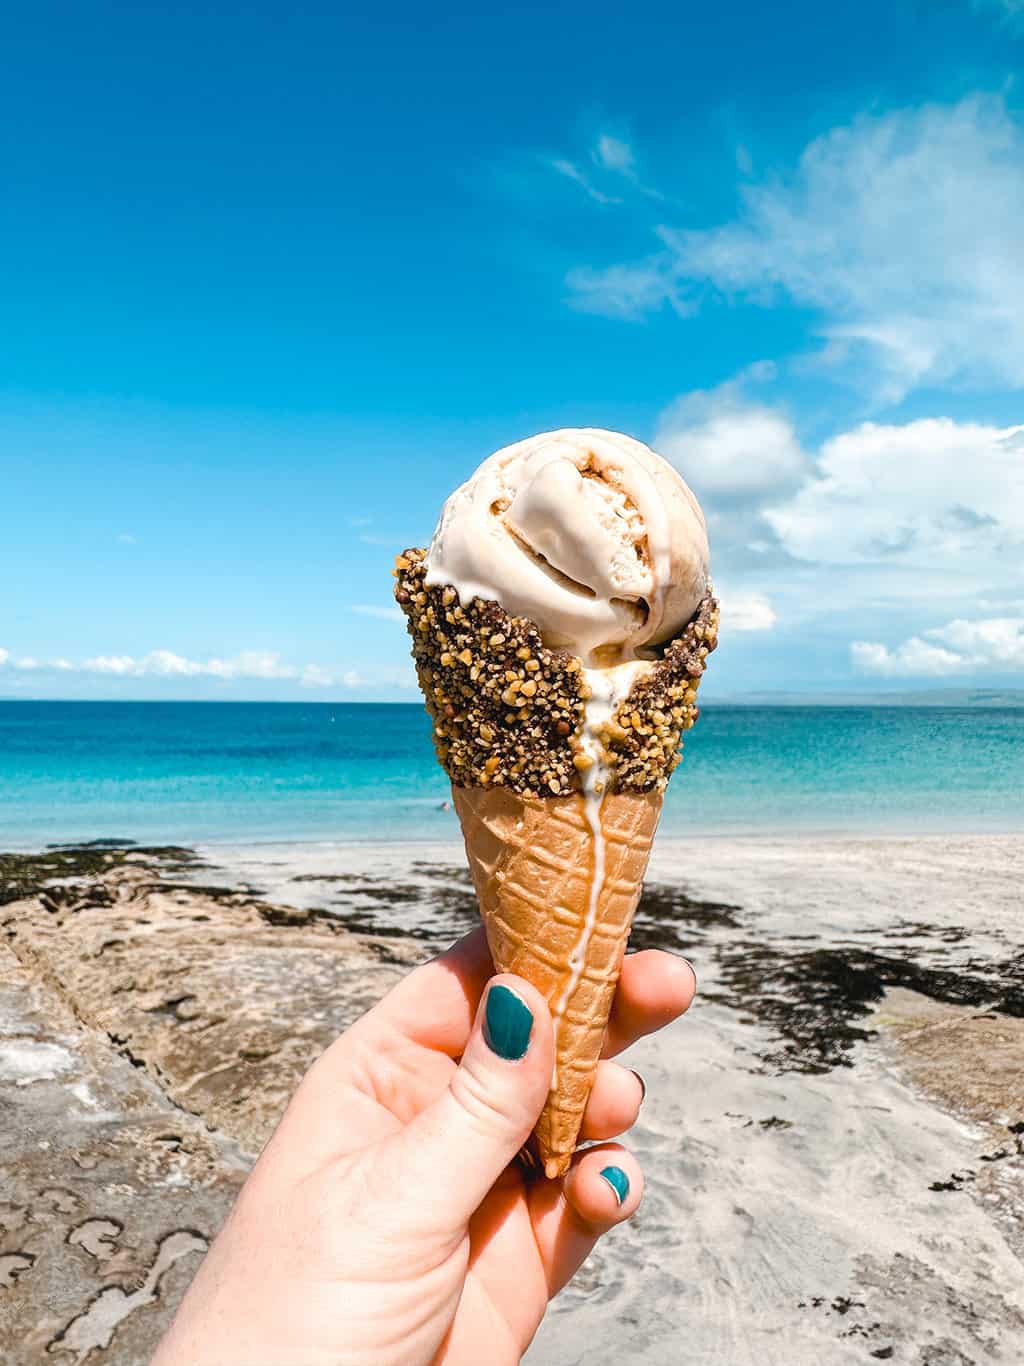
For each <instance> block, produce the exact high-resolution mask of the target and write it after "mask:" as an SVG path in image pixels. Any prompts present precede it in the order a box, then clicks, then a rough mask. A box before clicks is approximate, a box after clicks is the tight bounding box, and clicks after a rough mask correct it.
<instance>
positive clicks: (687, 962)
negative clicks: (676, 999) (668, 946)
mask: <svg viewBox="0 0 1024 1366" xmlns="http://www.w3.org/2000/svg"><path fill="white" fill-rule="evenodd" d="M680 957H682V955H681V954H680ZM683 962H684V963H685V964H686V966H687V967H688V968H689V969H690V971H691V972H692V973H693V985H694V987H696V985H697V969H696V968H695V967H694V966H693V964H692V963H691V962H690V960H689V958H683Z"/></svg>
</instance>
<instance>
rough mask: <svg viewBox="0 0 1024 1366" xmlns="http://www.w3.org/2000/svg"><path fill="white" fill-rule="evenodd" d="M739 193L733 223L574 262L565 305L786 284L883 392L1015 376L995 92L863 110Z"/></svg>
mask: <svg viewBox="0 0 1024 1366" xmlns="http://www.w3.org/2000/svg"><path fill="white" fill-rule="evenodd" d="M738 192H739V196H740V201H741V211H740V213H739V215H738V216H737V218H736V219H735V221H733V222H731V223H726V224H724V225H722V226H721V227H717V228H712V229H710V230H700V229H698V230H694V229H685V228H672V227H664V226H658V225H652V231H653V233H654V235H655V236H656V238H657V239H658V241H659V243H660V246H659V249H658V250H656V251H654V252H652V253H651V254H650V255H649V256H647V257H646V258H644V259H643V260H641V261H638V262H626V263H617V264H615V265H613V266H612V267H610V268H608V269H605V270H600V271H596V270H593V269H587V270H577V271H574V272H571V273H570V275H569V277H568V283H569V287H570V291H571V293H572V295H573V298H574V300H575V303H576V306H577V307H581V308H585V309H586V310H588V311H590V312H605V313H607V314H609V315H610V316H612V317H619V318H622V317H625V318H636V317H639V316H642V314H643V313H644V312H648V311H652V310H655V309H658V308H662V307H664V306H665V305H666V304H668V305H670V306H671V307H673V308H676V309H677V311H686V310H687V309H688V308H691V307H692V303H691V300H692V299H693V298H695V297H696V293H697V287H698V286H700V287H703V292H704V294H706V293H707V290H706V286H707V285H708V284H710V285H712V286H713V287H714V288H715V289H717V290H718V291H719V292H720V293H721V294H722V295H725V296H730V297H734V298H735V297H739V298H743V299H745V300H747V301H749V302H751V303H753V304H770V303H771V302H772V301H773V300H775V299H777V298H778V296H780V295H783V296H788V297H789V298H790V299H791V300H792V301H793V302H795V303H797V304H799V305H800V306H802V307H809V308H811V309H813V310H815V311H816V312H817V313H818V315H819V317H820V320H821V321H820V331H821V333H822V335H823V336H824V338H825V340H826V343H827V345H826V349H825V351H824V353H823V360H825V361H826V362H827V363H828V364H830V365H832V366H834V367H835V368H836V369H837V370H838V371H840V372H841V373H843V374H845V375H847V376H848V377H849V378H851V379H854V378H856V377H861V376H865V375H866V376H867V377H868V379H869V382H870V384H871V387H872V388H873V390H874V391H875V392H876V394H877V395H878V396H879V397H881V398H884V399H885V400H895V399H898V398H899V397H900V396H902V395H903V394H905V393H907V392H908V391H909V390H911V389H912V388H914V387H917V386H922V385H926V384H927V385H935V384H942V383H950V382H953V381H955V382H957V383H961V384H971V383H980V384H984V385H991V384H993V383H998V382H1003V383H1005V384H1008V385H1010V386H1012V387H1022V386H1024V233H1022V232H1021V226H1020V225H1021V223H1022V222H1024V131H1022V128H1021V125H1020V123H1019V122H1018V121H1017V120H1016V118H1015V117H1014V116H1013V115H1011V113H1010V112H1009V110H1008V109H1007V107H1006V104H1005V102H1004V100H1003V99H1002V98H1000V97H997V96H989V95H974V96H971V97H970V98H967V99H964V100H962V101H960V102H959V103H958V104H955V105H925V106H922V107H920V108H916V109H906V110H898V111H894V112H892V113H888V114H884V115H880V116H875V115H871V116H868V115H864V116H861V117H859V118H857V119H855V120H854V121H853V122H852V123H851V124H850V125H849V126H847V127H840V128H836V129H834V130H832V131H831V132H829V133H827V134H825V135H824V136H823V137H820V138H818V139H816V140H815V141H814V142H812V143H810V144H809V145H808V147H807V148H806V149H805V151H804V152H803V154H802V156H801V158H800V160H799V163H798V164H797V165H796V167H795V168H793V169H792V170H790V171H789V172H785V173H782V174H779V175H772V176H770V177H767V178H764V179H762V180H761V181H759V182H747V183H743V184H741V185H740V187H739V191H738ZM624 299H625V300H626V303H625V305H624ZM681 304H682V308H681V307H680V305H681Z"/></svg>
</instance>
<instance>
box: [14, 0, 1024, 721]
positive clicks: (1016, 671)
mask: <svg viewBox="0 0 1024 1366" xmlns="http://www.w3.org/2000/svg"><path fill="white" fill-rule="evenodd" d="M712 10H713V11H714V12H713V13H712V12H710V11H712ZM1022 60H1024V0H973V3H972V2H971V0H964V3H953V0H948V2H945V0H885V3H881V2H880V0H879V2H878V3H876V2H875V0H864V2H862V3H858V4H856V5H855V4H852V3H850V4H845V3H842V4H837V5H833V6H823V5H821V4H820V3H815V4H810V3H802V2H799V3H788V4H785V3H784V4H782V5H776V6H763V5H761V4H759V3H728V0H723V3H721V4H719V5H717V6H708V5H705V4H695V3H693V4H691V3H685V2H684V3H680V2H679V0H675V2H674V3H671V4H664V5H656V4H654V5H652V4H646V5H645V4H642V5H639V6H634V7H632V8H631V9H630V10H629V11H628V12H626V11H623V9H622V7H621V6H616V5H611V4H603V3H587V4H586V5H583V4H575V3H570V4H563V5H559V6H547V5H545V6H531V5H527V6H522V7H519V8H518V9H517V10H516V11H515V13H514V15H513V14H511V13H510V14H509V15H507V16H504V15H501V14H500V13H498V12H496V10H495V8H494V7H492V6H483V5H478V6H453V5H448V6H431V7H423V6H409V5H397V6H394V7H392V8H390V9H389V10H386V11H384V10H381V8H380V7H370V6H366V7H360V8H359V9H358V10H354V9H352V8H351V7H347V6H339V5H336V4H335V5H317V4H313V5H306V6H303V7H302V9H301V12H300V13H298V14H296V13H295V12H293V7H290V6H284V5H281V4H274V5H268V4H248V5H245V6H242V5H232V4H220V5H217V6H213V7H194V6H188V5H180V6H174V7H162V8H160V9H158V8H157V7H151V6H136V7H129V6H121V5H117V6H115V5H104V4H99V3H98V4H93V5H90V6H80V5H70V4H68V5H55V4H48V3H45V0H43V3H40V4H37V5H35V6H32V7H27V6H23V7H21V11H20V12H19V13H11V14H8V15H6V16H5V19H4V42H3V57H2V63H3V79H2V81H0V146H2V154H3V168H4V170H3V179H2V182H0V197H2V212H0V262H2V265H0V271H2V274H3V288H2V290H0V315H2V319H3V326H2V328H0V510H2V518H3V520H2V527H3V534H2V537H0V696H14V697H47V696H52V697H231V698H241V697H253V698H292V697H302V698H324V699H326V698H332V699H333V698H350V699H372V698H395V699H401V698H405V699H410V700H411V699H412V698H413V697H415V693H414V692H411V691H410V685H411V684H412V673H411V666H410V665H409V663H408V659H407V646H406V640H405V635H404V631H403V628H402V625H401V622H400V621H397V620H396V619H395V616H394V612H393V609H392V608H391V606H390V566H391V560H392V556H393V553H394V552H395V551H396V550H397V549H400V548H402V547H404V546H405V545H407V544H410V543H423V542H424V540H425V539H426V538H427V537H429V534H430V531H431V529H432V526H433V523H434V520H435V517H436V514H437V511H438V509H439V507H440V504H441V502H442V501H443V499H444V497H445V495H446V494H447V493H448V492H449V491H450V489H451V488H452V487H453V486H454V485H455V484H456V483H457V482H459V481H460V480H461V479H463V478H464V477H465V476H466V475H467V474H468V473H469V472H470V471H471V470H472V468H473V467H474V466H475V465H476V464H477V463H478V462H479V460H480V459H482V458H483V457H484V456H485V455H487V454H488V453H489V452H490V451H491V450H492V449H494V448H495V447H497V446H499V445H503V444H505V443H506V442H509V441H512V440H516V439H518V438H520V437H522V436H526V435H529V434H531V433H532V432H535V431H539V430H544V429H546V428H550V427H557V426H562V425H601V426H609V427H614V428H619V429H622V430H625V431H628V432H631V433H632V434H634V435H637V436H639V437H641V438H642V439H645V440H649V441H653V442H654V444H655V445H656V447H657V448H658V449H660V450H662V452H663V453H664V454H665V455H667V456H669V457H670V458H671V459H673V461H675V463H677V465H678V466H679V468H680V469H681V470H682V472H683V473H684V475H685V476H686V477H687V479H688V480H689V481H690V483H691V484H692V485H693V487H694V488H695V490H696V491H697V493H698V494H699V496H700V497H701V499H702V502H703V503H704V505H705V507H706V510H707V512H708V515H709V521H710V526H711V533H712V548H713V555H714V569H715V576H716V581H717V583H718V586H719V588H720V590H721V593H722V597H723V604H724V625H723V645H722V648H721V651H720V654H719V656H718V658H717V660H716V667H715V670H714V677H713V679H712V677H711V676H710V675H709V696H710V695H713V694H717V695H719V696H727V695H736V694H740V693H743V692H749V691H763V690H765V689H784V690H793V689H797V690H804V691H822V690H830V689H842V690H849V689H862V690H865V691H877V690H878V689H880V688H882V689H890V688H895V687H912V688H918V687H923V686H932V685H943V686H949V685H961V684H964V685H967V684H969V685H974V684H986V685H992V686H1020V685H1021V684H1022V683H1024V572H1022V568H1021V566H1022V563H1024V555H1022V550H1024V431H1022V429H1021V427H1020V424H1021V423H1022V422H1024V401H1022V392H1021V391H1022V389H1024V232H1022V229H1021V224H1022V223H1024V94H1022V90H1021V87H1020V84H1019V82H1018V81H1017V80H1016V79H1015V75H1014V73H1015V72H1016V71H1019V70H1020V69H1021V64H1022Z"/></svg>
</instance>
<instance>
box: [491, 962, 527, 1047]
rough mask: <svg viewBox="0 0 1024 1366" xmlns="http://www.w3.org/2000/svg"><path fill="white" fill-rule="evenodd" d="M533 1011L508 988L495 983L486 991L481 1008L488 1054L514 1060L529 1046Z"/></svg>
mask: <svg viewBox="0 0 1024 1366" xmlns="http://www.w3.org/2000/svg"><path fill="white" fill-rule="evenodd" d="M532 1029H533V1014H532V1012H531V1010H530V1007H529V1006H528V1005H527V1004H526V1002H525V1001H524V1000H522V998H521V997H519V996H517V995H516V993H515V992H514V991H512V990H511V989H510V988H509V987H506V986H502V984H501V983H500V982H497V983H495V985H494V986H492V987H491V989H490V991H488V993H487V1005H486V1006H485V1008H484V1039H485V1040H486V1042H487V1047H488V1048H489V1049H490V1050H491V1052H492V1053H497V1055H498V1057H499V1058H507V1059H508V1060H509V1061H510V1062H514V1061H515V1060H516V1059H517V1058H521V1057H522V1056H523V1054H524V1053H525V1052H526V1050H527V1049H528V1048H529V1046H530V1031H531V1030H532Z"/></svg>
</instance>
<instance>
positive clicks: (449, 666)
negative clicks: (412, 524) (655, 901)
mask: <svg viewBox="0 0 1024 1366" xmlns="http://www.w3.org/2000/svg"><path fill="white" fill-rule="evenodd" d="M395 579H396V583H395V599H396V601H397V602H398V604H399V606H400V607H401V609H402V611H403V613H404V614H405V617H406V621H407V624H408V627H409V634H410V636H411V638H412V654H413V659H414V660H415V662H416V673H417V676H418V678H419V683H420V687H421V688H422V690H423V698H424V701H425V703H426V706H427V710H428V711H429V713H430V716H431V720H432V723H433V738H434V746H435V749H436V751H437V757H438V760H439V762H440V763H441V765H442V766H443V767H444V769H445V772H446V773H447V774H448V776H449V778H450V779H451V783H452V793H453V797H454V801H455V807H456V810H457V811H458V815H459V819H460V821H461V823H462V833H463V837H464V839H465V842H466V855H467V858H468V860H469V867H470V871H471V873H472V875H473V881H474V883H475V886H476V892H477V896H478V898H479V901H480V913H481V916H482V919H483V922H484V926H485V928H486V931H487V939H488V943H489V945H490V950H491V956H492V958H493V959H494V965H495V967H496V968H497V970H498V971H499V972H512V973H516V974H517V975H518V976H521V977H523V978H525V979H526V980H527V981H528V982H530V983H532V984H533V985H534V986H535V987H537V989H538V990H539V991H541V992H542V993H543V994H544V995H545V996H546V997H547V1000H548V1003H549V1005H550V1006H551V1012H552V1017H553V1021H554V1025H555V1032H556V1038H555V1043H556V1066H555V1071H554V1076H553V1078H552V1088H551V1092H550V1094H549V1096H548V1099H547V1103H546V1104H545V1106H544V1111H543V1113H542V1114H541V1117H540V1119H539V1120H538V1122H537V1126H536V1129H535V1130H534V1136H533V1139H532V1141H531V1153H532V1156H533V1157H534V1158H535V1159H536V1160H537V1161H538V1162H539V1164H540V1166H541V1167H542V1168H543V1170H544V1172H545V1174H546V1175H547V1176H549V1177H555V1176H560V1175H562V1173H564V1172H565V1171H566V1170H568V1167H569V1164H570V1162H571V1160H572V1154H573V1151H574V1149H575V1146H576V1142H577V1139H578V1137H579V1131H580V1125H581V1123H582V1120H583V1112H584V1110H585V1109H586V1105H587V1099H588V1097H589V1095H590V1090H591V1087H592V1086H593V1084H594V1078H595V1076H596V1074H597V1064H598V1059H599V1058H600V1055H601V1049H602V1047H603V1044H604V1037H605V1032H606V1029H607V1025H608V1017H609V1014H610V1011H611V1005H612V998H613V997H614V994H615V987H616V985H617V983H618V979H619V972H620V970H621V967H622V957H623V954H624V953H625V949H626V941H627V940H628V938H629V931H630V926H631V923H632V920H633V913H634V911H635V910H636V905H637V902H638V900H639V898H640V892H641V889H642V885H643V879H644V874H645V872H646V869H647V860H648V856H649V854H650V850H651V842H652V840H653V839H654V832H655V828H656V826H657V823H658V817H659V816H660V814H661V805H662V800H663V794H664V791H665V788H666V786H667V784H668V780H669V776H670V774H671V773H672V771H673V769H674V768H675V767H676V765H677V764H678V763H679V760H680V757H681V755H680V748H681V745H682V740H683V736H684V734H685V733H686V731H688V730H689V729H690V727H691V726H692V725H693V724H694V722H695V721H696V720H697V717H698V715H699V709H698V707H697V704H696V699H697V689H698V687H699V685H700V681H701V678H702V676H703V674H704V671H705V668H706V666H707V659H708V656H709V655H710V654H711V652H712V651H713V650H714V649H715V646H716V644H717V641H718V603H717V602H716V600H715V598H714V596H713V595H712V593H711V591H710V589H709V591H708V593H707V596H706V597H705V598H704V599H703V600H702V601H701V603H700V604H699V605H698V607H697V610H696V611H695V612H694V615H693V617H692V618H691V620H690V621H689V622H688V623H687V624H686V626H685V627H684V629H683V630H682V632H681V633H680V634H679V636H677V637H676V638H675V639H674V640H672V641H670V642H668V643H667V644H666V645H665V646H664V647H663V648H662V652H661V655H660V658H658V659H657V661H655V662H653V663H652V667H651V669H650V671H649V672H648V673H646V674H645V675H644V676H643V677H642V678H641V679H640V680H639V681H637V682H636V683H635V684H634V686H633V687H632V688H631V689H630V691H629V693H628V694H627V696H626V697H625V698H624V699H623V700H622V701H621V702H620V704H619V706H618V708H617V709H616V711H615V713H614V715H613V716H612V717H610V718H609V719H608V721H607V722H606V723H605V724H604V725H603V727H602V729H601V730H600V732H599V735H598V738H599V740H600V743H601V746H602V748H603V750H604V755H605V760H606V762H607V767H608V778H607V783H606V787H605V791H604V794H603V796H602V800H601V803H600V808H599V813H598V819H599V820H600V826H601V834H602V840H601V841H600V842H599V841H598V840H597V839H596V838H595V834H594V831H593V829H592V828H591V826H590V824H589V822H588V820H587V816H586V808H585V805H584V798H583V793H582V779H581V771H582V770H583V769H585V767H586V765H587V763H588V762H589V760H588V756H587V755H586V754H583V753H581V741H580V735H581V730H582V726H583V722H584V717H585V709H586V701H587V697H588V696H589V686H588V685H587V683H586V679H585V671H584V669H583V665H582V661H581V660H580V659H578V658H576V657H574V656H573V655H571V654H569V653H568V652H566V651H564V650H555V649H550V648H548V647H547V646H546V645H545V644H544V641H543V639H542V638H541V635H540V632H539V631H538V629H537V627H536V625H535V624H534V623H533V622H532V621H530V620H529V619H528V618H525V617H512V616H509V614H508V613H507V612H505V611H504V609H503V608H502V607H501V606H500V604H499V603H497V602H491V601H486V600H481V599H479V598H472V599H470V600H469V601H468V602H462V601H461V600H460V598H459V595H458V593H457V592H456V591H455V589H454V588H452V587H451V586H450V585H445V584H429V583H428V582H427V578H426V565H425V552H424V551H423V550H418V549H412V550H406V551H405V552H403V554H401V555H399V556H398V557H397V559H396V561H395ZM599 843H600V845H601V847H602V848H603V853H604V864H605V872H604V877H603V879H602V880H601V881H600V885H599V889H598V895H597V902H596V908H595V909H596V914H595V915H594V916H593V917H591V915H590V912H591V909H592V908H591V887H592V885H593V884H594V879H595V870H596V866H597V861H598V845H599Z"/></svg>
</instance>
